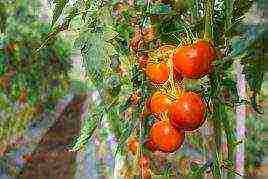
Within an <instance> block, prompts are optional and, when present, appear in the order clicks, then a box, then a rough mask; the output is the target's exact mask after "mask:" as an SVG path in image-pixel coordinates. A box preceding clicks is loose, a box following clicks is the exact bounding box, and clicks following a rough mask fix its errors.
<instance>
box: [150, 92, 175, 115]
mask: <svg viewBox="0 0 268 179" xmlns="http://www.w3.org/2000/svg"><path fill="white" fill-rule="evenodd" d="M171 105H172V101H171V99H169V98H168V96H167V95H166V94H165V93H162V92H159V91H158V92H155V93H154V94H153V96H152V97H151V99H150V111H151V113H153V114H156V115H159V114H161V113H163V112H166V111H167V112H168V111H169V109H170V107H171Z"/></svg>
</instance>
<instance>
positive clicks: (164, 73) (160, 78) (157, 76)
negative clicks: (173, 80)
mask: <svg viewBox="0 0 268 179" xmlns="http://www.w3.org/2000/svg"><path fill="white" fill-rule="evenodd" d="M146 75H147V77H148V78H149V80H150V81H151V82H152V83H154V84H163V83H165V82H166V81H167V80H168V77H169V68H168V65H167V64H166V63H165V62H163V61H161V62H159V63H148V64H147V67H146Z"/></svg>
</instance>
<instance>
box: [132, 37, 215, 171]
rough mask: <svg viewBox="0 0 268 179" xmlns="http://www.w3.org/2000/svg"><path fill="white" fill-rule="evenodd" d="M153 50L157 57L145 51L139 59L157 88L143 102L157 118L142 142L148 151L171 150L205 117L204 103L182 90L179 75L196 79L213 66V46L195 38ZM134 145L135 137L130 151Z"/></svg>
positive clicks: (145, 160) (145, 161)
mask: <svg viewBox="0 0 268 179" xmlns="http://www.w3.org/2000/svg"><path fill="white" fill-rule="evenodd" d="M156 54H158V56H157V55H156V57H155V55H154V54H153V55H152V54H149V55H148V54H145V55H142V56H140V57H139V59H138V62H139V64H140V67H141V68H142V69H143V71H144V72H145V74H146V76H147V78H148V80H149V81H150V82H151V83H152V85H154V86H156V89H157V90H156V91H155V92H154V93H153V94H152V95H151V96H150V98H149V99H148V100H147V103H146V108H147V110H148V111H149V112H150V113H151V114H152V115H153V116H154V117H155V119H156V122H155V123H154V124H153V126H152V127H151V129H150V134H149V136H148V139H147V140H146V141H145V143H144V146H145V147H146V148H147V149H149V150H151V151H162V152H165V153H172V152H174V151H176V150H178V149H179V148H180V147H181V146H182V144H183V141H184V137H185V132H188V131H193V130H196V129H197V128H199V127H200V126H201V125H202V124H203V123H204V121H205V109H206V105H205V103H204V101H203V99H202V97H201V96H200V95H199V94H197V93H195V92H192V91H185V90H183V87H181V86H183V82H182V79H183V78H190V79H199V78H202V77H203V76H205V75H207V74H208V73H209V72H210V71H211V70H212V62H213V60H214V59H215V50H214V48H213V45H212V44H211V43H210V42H208V41H205V40H197V41H195V42H194V43H187V44H182V45H181V46H179V47H178V48H176V47H174V46H169V45H165V46H162V47H160V48H159V49H158V50H157V53H156ZM159 54H160V55H159ZM135 145H136V146H138V145H139V144H138V141H133V140H132V141H129V146H130V148H132V150H133V151H134V149H133V148H135ZM147 160H148V159H147V158H146V156H145V157H143V158H141V159H140V161H141V162H140V163H146V166H147V164H148V161H147ZM141 166H142V167H144V166H145V165H143V164H142V165H141ZM145 170H146V169H145Z"/></svg>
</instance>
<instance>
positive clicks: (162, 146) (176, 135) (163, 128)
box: [150, 120, 185, 153]
mask: <svg viewBox="0 0 268 179" xmlns="http://www.w3.org/2000/svg"><path fill="white" fill-rule="evenodd" d="M184 136H185V134H184V131H182V130H180V129H176V128H175V127H173V126H172V125H171V124H170V122H169V121H168V120H163V121H159V122H156V123H155V124H154V125H153V127H152V128H151V130H150V137H151V139H152V141H153V142H154V143H155V144H156V145H157V148H158V149H159V150H160V151H162V152H165V153H172V152H174V151H176V150H178V149H179V148H180V147H181V146H182V144H183V141H184Z"/></svg>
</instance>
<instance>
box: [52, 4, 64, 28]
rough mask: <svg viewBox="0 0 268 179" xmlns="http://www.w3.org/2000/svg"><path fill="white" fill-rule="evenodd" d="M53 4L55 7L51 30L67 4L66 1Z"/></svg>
mask: <svg viewBox="0 0 268 179" xmlns="http://www.w3.org/2000/svg"><path fill="white" fill-rule="evenodd" d="M53 3H54V5H55V7H54V10H53V17H52V23H51V28H52V27H53V26H54V25H55V23H56V22H57V20H58V19H59V17H60V15H61V13H62V11H63V9H64V7H65V5H66V4H67V3H68V0H54V1H53Z"/></svg>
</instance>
